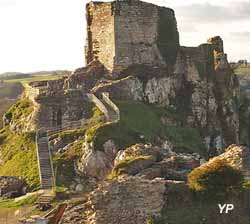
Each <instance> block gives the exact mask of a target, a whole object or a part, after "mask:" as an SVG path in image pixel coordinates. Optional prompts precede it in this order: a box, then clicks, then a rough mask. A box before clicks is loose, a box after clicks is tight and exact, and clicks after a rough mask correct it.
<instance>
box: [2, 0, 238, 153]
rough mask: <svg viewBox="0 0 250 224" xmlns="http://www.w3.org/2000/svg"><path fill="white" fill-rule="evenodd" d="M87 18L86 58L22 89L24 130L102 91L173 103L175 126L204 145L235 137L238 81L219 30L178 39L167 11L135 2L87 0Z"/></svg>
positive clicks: (52, 123)
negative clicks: (27, 111) (194, 42)
mask: <svg viewBox="0 0 250 224" xmlns="http://www.w3.org/2000/svg"><path fill="white" fill-rule="evenodd" d="M86 17H87V18H86V20H87V21H86V22H87V40H86V48H85V57H86V63H87V65H86V66H85V67H83V68H78V69H76V70H75V71H73V72H72V74H71V75H70V76H68V77H64V78H62V79H60V80H54V81H43V82H35V83H31V84H30V85H29V86H28V87H27V88H26V94H25V95H26V97H28V98H29V99H30V100H31V101H32V102H33V105H34V111H33V113H32V116H30V117H29V120H28V121H27V122H26V123H27V124H29V126H28V127H27V128H24V129H25V130H29V129H34V128H41V127H45V128H47V129H49V128H52V127H61V126H65V125H67V124H69V123H71V122H74V121H80V120H81V121H84V120H85V119H86V118H87V117H88V112H87V111H88V110H89V107H90V103H89V101H88V99H87V97H86V96H87V95H88V94H93V95H94V96H96V97H97V98H98V99H99V100H101V96H102V93H104V92H107V93H109V96H110V98H111V99H113V100H117V101H119V100H123V101H140V102H144V103H148V104H154V105H157V106H159V107H162V108H166V109H168V108H174V110H175V113H176V114H178V115H179V116H180V117H181V121H179V122H178V125H180V126H181V127H185V128H196V129H197V130H199V133H200V135H201V137H202V139H203V142H204V144H205V145H206V147H207V150H208V151H209V150H210V149H212V148H216V150H217V151H220V150H222V149H223V148H224V147H225V146H227V145H229V144H232V143H238V142H239V106H240V103H239V102H240V101H239V94H240V92H239V83H238V80H237V77H236V76H235V74H234V73H233V71H232V69H231V68H230V65H229V63H228V61H227V55H226V54H225V53H224V47H223V40H222V39H221V37H219V36H215V37H212V38H209V39H208V41H207V43H203V44H201V45H199V46H197V47H184V46H181V45H180V44H179V33H178V29H177V22H176V18H175V13H174V11H173V10H172V9H169V8H166V7H160V6H157V5H154V4H150V3H146V2H142V1H135V0H134V1H132V0H131V1H128V0H126V1H112V2H92V1H91V2H90V3H88V4H87V5H86ZM161 119H162V121H163V122H165V123H166V125H171V126H175V125H177V123H174V122H170V123H169V119H167V118H164V117H162V118H161ZM170 120H171V119H170ZM6 122H7V123H8V122H9V121H6ZM31 124H32V125H31Z"/></svg>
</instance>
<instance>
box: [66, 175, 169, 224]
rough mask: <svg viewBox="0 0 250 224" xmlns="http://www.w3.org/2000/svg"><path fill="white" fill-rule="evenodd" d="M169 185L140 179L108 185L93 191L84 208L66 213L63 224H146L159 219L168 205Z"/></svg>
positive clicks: (81, 206) (76, 208)
mask: <svg viewBox="0 0 250 224" xmlns="http://www.w3.org/2000/svg"><path fill="white" fill-rule="evenodd" d="M165 185H166V182H165V181H164V180H162V179H155V180H145V179H141V178H138V177H129V178H121V179H119V180H118V181H115V182H112V183H104V184H102V185H101V186H100V187H99V188H98V189H96V190H95V191H93V192H92V193H91V195H90V197H89V199H88V202H87V203H85V204H84V205H80V206H76V207H72V208H71V209H69V210H68V211H66V213H65V216H64V218H63V221H62V222H63V223H65V224H67V223H72V221H73V222H74V223H75V224H78V223H86V224H87V223H88V224H117V223H122V224H138V223H141V224H146V223H147V220H149V219H150V218H152V217H158V216H159V215H160V212H161V209H162V207H163V205H164V197H163V196H164V192H165V190H166V187H165Z"/></svg>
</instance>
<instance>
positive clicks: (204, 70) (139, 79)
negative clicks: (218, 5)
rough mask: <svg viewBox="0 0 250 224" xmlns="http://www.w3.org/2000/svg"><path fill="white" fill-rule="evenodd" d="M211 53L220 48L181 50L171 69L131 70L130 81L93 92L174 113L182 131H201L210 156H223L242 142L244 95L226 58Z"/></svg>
mask: <svg viewBox="0 0 250 224" xmlns="http://www.w3.org/2000/svg"><path fill="white" fill-rule="evenodd" d="M219 40H220V44H223V42H222V40H221V39H219ZM213 49H217V45H213V43H208V44H203V45H201V46H199V47H197V48H195V47H193V48H187V47H182V48H181V49H180V50H179V53H178V56H177V59H176V62H175V64H174V66H173V67H171V66H170V68H172V69H170V70H169V69H166V68H163V67H161V68H159V67H158V68H155V67H154V68H152V67H148V66H131V67H130V68H128V69H127V70H125V71H123V73H122V75H123V76H124V77H127V78H124V79H120V80H119V81H113V82H109V83H106V84H105V83H101V84H99V85H97V86H96V87H95V88H94V89H93V91H94V92H95V93H96V94H97V95H98V94H100V93H101V92H103V91H107V92H109V93H110V96H111V98H113V99H117V100H134V101H143V102H146V103H150V104H157V105H160V106H161V107H171V108H174V109H175V110H176V113H178V114H180V115H181V117H182V126H184V127H195V128H198V129H199V130H200V133H201V134H202V136H203V138H204V143H206V146H207V150H208V152H209V154H211V155H213V154H217V153H220V152H221V151H222V149H223V148H224V147H225V146H226V145H229V144H233V143H238V142H239V106H240V104H239V95H240V92H239V84H238V80H237V78H236V76H235V75H234V74H233V73H232V71H231V69H230V67H229V64H228V62H227V60H226V58H225V61H224V62H222V60H221V61H220V60H218V58H217V56H218V55H217V53H216V50H213ZM222 55H225V54H224V53H222V52H220V56H221V57H222ZM216 60H217V62H215V61H216ZM218 139H220V142H221V143H220V144H219V143H218V141H219V140H218ZM214 149H216V150H215V151H213V150H214Z"/></svg>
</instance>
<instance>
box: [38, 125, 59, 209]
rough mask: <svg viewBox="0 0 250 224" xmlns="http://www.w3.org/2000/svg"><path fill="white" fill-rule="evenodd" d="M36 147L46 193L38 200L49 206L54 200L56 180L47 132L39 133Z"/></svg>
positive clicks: (42, 186)
mask: <svg viewBox="0 0 250 224" xmlns="http://www.w3.org/2000/svg"><path fill="white" fill-rule="evenodd" d="M36 147H37V158H38V167H39V175H40V182H41V189H42V190H43V192H44V193H43V194H42V195H41V196H40V198H39V199H38V203H39V204H49V203H50V201H51V200H52V199H53V198H54V193H53V190H54V187H55V178H54V170H53V165H52V157H51V152H50V148H49V139H48V134H47V131H43V130H38V131H37V135H36Z"/></svg>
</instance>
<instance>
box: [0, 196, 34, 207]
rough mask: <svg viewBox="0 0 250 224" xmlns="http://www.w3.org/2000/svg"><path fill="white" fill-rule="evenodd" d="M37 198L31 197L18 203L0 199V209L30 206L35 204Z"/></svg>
mask: <svg viewBox="0 0 250 224" xmlns="http://www.w3.org/2000/svg"><path fill="white" fill-rule="evenodd" d="M37 198H38V196H37V195H31V196H29V197H27V198H24V199H21V200H19V201H15V200H14V199H0V208H18V207H22V206H25V205H32V204H34V203H35V202H36V200H37Z"/></svg>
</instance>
